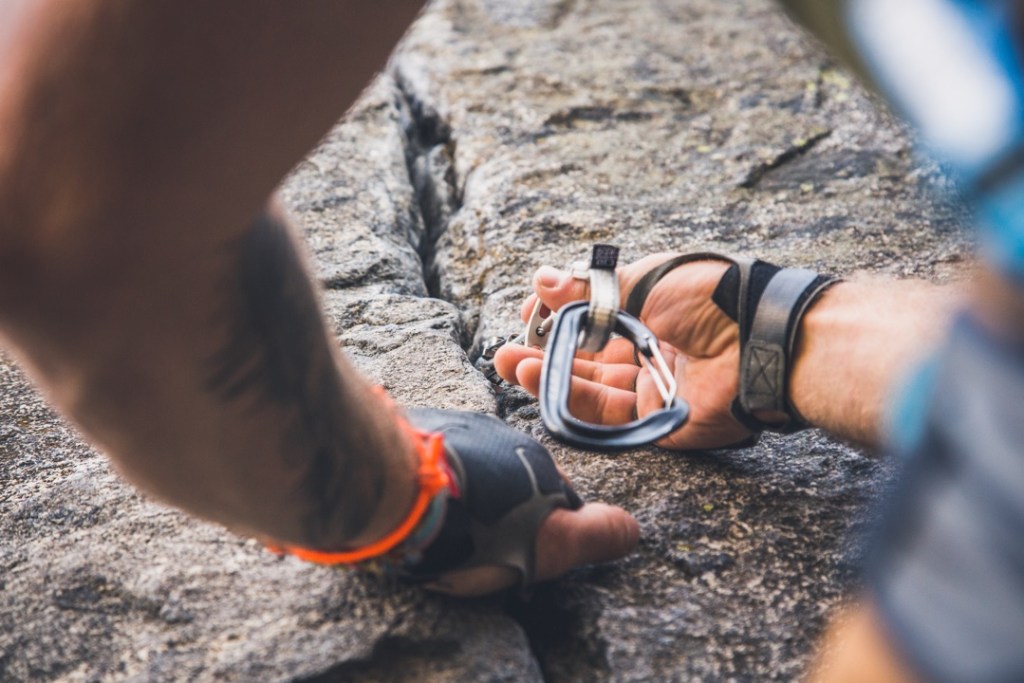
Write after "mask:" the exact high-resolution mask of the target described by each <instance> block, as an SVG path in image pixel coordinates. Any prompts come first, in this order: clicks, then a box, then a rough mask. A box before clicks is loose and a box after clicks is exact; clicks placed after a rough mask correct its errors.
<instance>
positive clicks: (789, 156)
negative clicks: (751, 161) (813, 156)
mask: <svg viewBox="0 0 1024 683" xmlns="http://www.w3.org/2000/svg"><path fill="white" fill-rule="evenodd" d="M831 134H832V131H831V130H824V131H821V132H819V133H816V134H815V135H812V136H811V137H809V138H805V139H800V140H795V141H794V142H793V144H792V145H790V146H789V147H787V148H786V149H785V150H784V151H783V152H782V153H780V154H778V155H776V156H775V157H774V158H773V159H771V160H769V161H766V162H763V163H760V164H758V165H757V166H755V167H754V168H752V169H751V170H750V172H749V173H747V175H746V177H745V178H744V179H743V180H741V181H740V182H739V187H742V188H743V189H745V190H750V189H753V188H754V187H756V186H757V185H758V183H760V182H761V180H762V179H763V178H764V177H765V176H766V175H767V174H769V173H770V172H772V171H774V170H775V169H777V168H780V167H781V166H785V165H786V164H788V163H789V162H791V161H793V160H795V159H799V158H800V157H802V156H803V155H805V154H807V153H808V152H809V151H811V150H812V149H814V148H815V147H816V146H817V144H818V143H819V142H821V141H822V140H824V139H825V138H827V137H828V136H829V135H831Z"/></svg>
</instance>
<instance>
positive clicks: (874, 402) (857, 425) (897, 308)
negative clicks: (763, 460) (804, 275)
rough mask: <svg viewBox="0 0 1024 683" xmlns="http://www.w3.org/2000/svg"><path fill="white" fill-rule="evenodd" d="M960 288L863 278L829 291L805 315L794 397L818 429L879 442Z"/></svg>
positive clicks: (793, 383)
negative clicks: (894, 396)
mask: <svg viewBox="0 0 1024 683" xmlns="http://www.w3.org/2000/svg"><path fill="white" fill-rule="evenodd" d="M964 300H965V294H964V292H963V290H962V289H960V288H958V287H952V286H937V285H932V284H929V283H926V282H922V281H916V280H902V281H896V280H889V279H882V278H860V279H854V280H852V281H849V282H844V283H841V284H838V285H836V286H834V287H832V288H831V289H829V290H828V291H827V292H826V293H825V294H824V295H823V296H822V298H821V300H820V301H819V302H818V303H816V304H815V305H814V306H813V307H812V308H811V310H810V311H809V312H808V313H807V315H806V316H805V318H804V320H803V323H802V326H801V333H800V338H799V341H798V349H797V354H796V358H797V361H796V364H795V366H794V369H793V375H792V379H791V398H792V400H793V402H794V403H795V405H796V407H797V409H798V410H799V411H800V412H801V414H802V415H803V416H804V417H805V418H807V419H808V420H809V421H810V422H811V423H812V424H814V425H815V426H818V427H822V428H824V429H826V430H828V431H830V432H832V433H833V434H836V435H838V436H840V437H843V438H847V439H851V440H853V441H857V442H860V443H863V444H867V445H878V444H879V442H880V439H881V433H880V431H881V429H882V426H883V417H884V414H885V411H886V409H887V408H888V407H889V398H890V394H891V392H892V390H893V389H894V388H895V387H896V386H897V385H898V383H899V382H900V381H901V379H902V378H904V377H905V376H906V374H907V373H908V372H909V371H910V370H912V369H913V367H914V365H915V363H916V362H918V361H920V360H922V359H923V358H925V357H926V356H927V354H928V352H929V351H930V350H931V349H933V348H934V347H935V345H936V344H938V343H939V342H940V341H941V340H942V338H943V336H944V334H945V332H946V330H947V328H948V326H949V323H950V321H951V319H952V315H953V312H954V311H955V310H956V309H957V308H958V307H959V306H960V305H962V304H963V302H964Z"/></svg>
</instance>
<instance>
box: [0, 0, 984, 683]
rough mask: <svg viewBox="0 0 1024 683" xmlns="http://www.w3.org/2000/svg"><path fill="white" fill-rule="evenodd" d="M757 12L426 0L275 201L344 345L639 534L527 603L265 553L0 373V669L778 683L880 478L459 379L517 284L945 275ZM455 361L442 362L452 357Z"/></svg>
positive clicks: (911, 164) (931, 176)
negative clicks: (612, 274) (456, 596)
mask: <svg viewBox="0 0 1024 683" xmlns="http://www.w3.org/2000/svg"><path fill="white" fill-rule="evenodd" d="M910 149H911V145H910V141H909V139H908V137H907V135H906V132H905V131H903V130H902V129H901V128H900V127H899V126H898V125H897V124H896V123H895V122H894V121H893V120H892V119H891V118H890V117H889V116H888V115H886V114H885V113H883V112H881V111H880V110H879V109H878V108H877V103H876V102H874V101H873V100H872V98H871V97H870V96H869V95H867V94H865V93H864V92H863V91H862V90H861V89H860V88H859V87H858V86H857V85H856V84H855V83H854V82H853V80H852V79H851V77H850V76H849V75H847V73H846V72H845V71H843V70H842V69H840V68H838V67H837V66H836V65H835V64H834V63H833V62H832V61H831V60H830V59H829V58H828V57H827V56H826V55H825V54H824V53H823V52H822V51H821V50H820V49H819V48H818V47H817V46H815V45H814V44H813V43H812V42H811V41H809V40H808V39H807V38H806V37H805V36H803V35H802V34H801V33H800V32H799V31H797V30H796V29H794V27H792V26H791V25H790V24H789V23H788V21H787V20H785V19H784V18H783V17H782V16H781V15H780V14H779V13H778V12H777V11H776V10H775V9H774V8H773V7H772V5H771V4H770V3H769V2H768V1H767V0H736V1H735V2H729V3H722V2H715V1H714V0H677V1H673V2H668V1H666V0H592V1H590V2H585V3H584V2H578V1H575V0H542V1H537V0H535V1H530V0H508V1H505V0H502V1H498V0H493V1H492V0H440V1H439V2H436V3H434V4H433V5H432V7H431V8H430V10H429V11H428V12H427V13H426V15H425V16H424V17H423V18H422V19H421V20H420V21H419V23H418V24H417V26H416V28H415V30H414V31H413V32H412V34H411V35H410V36H409V37H408V39H407V40H406V41H405V43H404V44H403V46H402V48H401V50H400V52H399V54H398V56H397V57H396V59H395V61H394V62H393V65H392V67H391V73H390V75H387V76H383V77H381V78H380V79H378V80H377V81H376V82H375V83H374V84H373V85H372V86H371V88H370V89H368V91H367V92H366V93H365V94H364V96H363V98H362V99H361V100H360V102H359V103H358V104H357V105H356V107H355V108H354V109H353V110H352V111H351V112H350V113H349V114H348V116H347V117H346V119H345V120H344V122H343V123H342V124H341V125H339V126H338V127H337V128H336V129H335V130H334V131H332V133H331V134H330V135H329V136H328V137H327V138H326V139H325V141H324V143H323V144H322V145H321V146H320V147H319V148H318V149H317V150H316V151H315V152H314V153H312V154H311V155H310V156H309V158H308V159H307V160H306V161H304V162H302V163H301V164H300V165H299V166H298V167H297V168H296V169H295V171H294V172H293V173H292V174H291V176H290V177H289V178H288V180H287V182H286V183H285V185H284V187H283V190H282V196H283V197H284V200H285V202H286V204H287V206H288V208H289V209H290V211H291V212H292V214H293V215H294V216H295V217H296V219H297V222H298V223H299V224H300V225H301V226H302V229H303V231H304V234H305V237H306V240H307V243H308V244H309V250H310V252H311V255H312V257H313V264H314V269H315V273H316V275H317V277H318V278H319V279H320V281H321V282H322V283H323V285H324V289H325V292H324V304H325V309H326V311H327V314H328V318H329V320H330V323H331V325H332V326H333V330H334V332H335V334H336V336H337V338H338V342H339V344H340V345H341V346H342V347H343V348H344V349H345V351H346V352H347V354H348V356H349V358H351V359H352V361H353V362H354V363H355V365H356V366H357V367H358V368H360V369H361V370H362V371H363V372H364V373H365V374H366V375H368V376H369V377H370V378H371V379H372V380H373V381H375V382H378V383H381V384H383V385H384V386H385V387H387V388H388V390H389V391H391V392H392V394H393V395H395V396H396V397H397V398H398V399H399V400H400V401H401V402H403V403H405V404H410V405H415V404H418V405H434V406H442V407H461V408H467V409H474V410H481V411H486V412H491V411H494V412H497V413H498V414H499V415H500V416H502V417H504V418H505V419H506V420H508V421H509V422H510V423H511V424H513V425H514V426H516V427H518V428H521V429H524V430H527V431H529V432H530V433H532V434H534V435H535V436H537V437H538V438H540V439H542V440H543V441H544V442H545V443H546V444H547V445H549V447H551V449H552V451H553V452H554V453H555V455H556V457H557V458H558V460H559V462H560V464H561V465H562V467H563V468H564V469H565V470H566V471H567V472H568V473H569V474H570V475H571V476H572V477H573V479H574V481H575V483H576V485H577V487H578V488H579V490H580V492H581V493H582V494H583V495H584V496H585V497H587V498H590V499H600V500H606V501H611V502H615V503H618V504H620V505H623V506H625V507H626V508H628V509H630V510H632V511H634V512H635V514H636V515H637V517H638V519H639V520H640V523H641V527H642V531H643V537H642V541H641V544H640V548H639V550H638V552H637V553H636V554H634V555H633V556H632V557H630V558H627V559H626V560H623V561H620V562H617V563H613V564H609V565H605V566H600V567H590V568H584V569H580V570H577V571H575V572H573V573H572V574H570V575H569V576H568V577H566V578H565V579H563V580H561V581H558V582H556V583H553V584H550V585H547V586H542V587H539V588H538V589H537V590H536V591H535V592H534V594H533V595H532V597H531V598H530V599H528V600H523V599H521V598H519V597H517V596H499V597H496V598H490V599H485V600H476V601H456V600H449V599H444V598H438V597H434V596H429V595H426V594H423V593H422V592H420V591H418V590H416V589H413V588H409V587H404V586H399V585H393V584H389V583H386V582H381V581H379V580H374V579H369V578H363V577H357V576H354V575H352V574H350V573H346V572H339V571H334V570H329V569H324V568H319V567H312V566H306V565H302V564H301V563H299V562H296V561H294V560H290V559H289V560H280V559H277V558H275V557H274V556H272V555H269V554H268V553H266V552H265V551H263V550H262V549H261V548H259V547H257V546H256V545H255V544H254V543H252V542H250V541H246V540H244V539H240V538H237V537H235V536H233V535H231V534H229V533H227V532H225V531H222V530H220V529H219V528H217V527H215V526H211V525H208V524H205V523H203V522H199V521H195V520H192V519H189V518H187V517H186V516H184V515H182V514H180V513H178V512H175V511H172V510H169V509H166V508H164V507H162V506H160V505H157V504H155V503H153V502H150V501H147V500H146V499H145V498H144V497H143V496H141V495H139V494H138V493H136V492H135V491H133V490H132V489H131V488H130V487H128V486H127V485H126V484H124V483H123V482H122V481H121V480H120V479H119V478H118V476H117V475H116V473H114V472H112V471H111V469H110V467H109V466H108V465H107V463H106V461H105V460H104V459H103V458H102V457H101V456H100V455H99V454H97V453H95V452H94V451H92V450H91V449H90V448H89V447H88V446H87V445H85V444H83V443H82V441H81V440H80V439H79V438H78V437H77V436H76V435H75V434H74V432H73V431H72V430H71V429H70V428H69V427H68V426H67V425H66V424H65V423H63V422H62V421H61V420H60V419H59V418H58V417H57V416H55V415H54V414H53V413H52V412H51V411H49V410H48V409H47V408H46V407H45V405H44V404H43V402H42V401H41V399H40V398H39V397H38V396H37V395H36V393H35V392H34V391H33V390H32V389H31V388H30V387H29V386H28V384H27V383H26V382H25V380H24V378H23V377H22V376H21V375H20V374H19V373H18V372H17V371H16V370H15V369H14V367H13V365H12V363H11V361H10V360H9V359H6V360H3V361H2V362H0V486H2V488H0V529H2V533H0V680H179V679H188V680H208V679H213V678H218V679H224V680H310V681H352V680H356V681H393V680H417V681H420V680H424V681H442V680H444V681H447V680H474V681H476V680H484V681H502V680H509V681H513V680H514V681H521V680H541V679H542V678H543V680H547V681H576V680H579V681H601V680H605V681H641V680H642V681H650V680H721V679H740V680H749V679H757V680H761V679H783V680H789V679H792V678H794V677H796V676H797V675H798V674H799V672H800V670H801V668H802V667H803V666H804V665H805V663H806V662H807V660H808V657H809V655H810V653H811V652H812V649H813V644H814V641H815V639H816V638H817V636H818V635H819V633H820V631H821V628H822V626H823V624H824V623H825V619H826V617H827V615H828V614H829V612H830V611H831V610H832V609H833V608H834V607H835V606H836V605H837V604H839V603H840V602H841V601H842V600H843V599H845V598H847V597H849V596H850V590H851V587H852V586H853V585H854V584H855V576H856V567H857V563H858V561H859V557H860V554H861V552H862V545H863V538H864V535H865V530H866V528H867V527H868V526H869V525H870V521H871V518H872V510H873V506H872V504H873V502H874V501H875V500H876V498H877V497H878V495H879V493H880V491H881V490H882V489H883V488H884V486H885V483H886V482H887V481H888V478H889V476H890V474H891V473H890V470H889V466H888V465H887V464H885V463H882V462H879V461H877V460H874V459H872V458H870V457H867V456H866V455H865V454H863V453H861V452H859V451H857V450H855V449H852V448H850V447H848V446H845V445H843V444H839V443H836V442H834V441H831V440H828V439H826V438H824V437H822V436H821V435H820V434H817V433H813V432H812V433H805V434H802V435H799V436H795V437H790V438H777V437H769V438H766V439H764V440H763V441H762V443H761V444H760V445H759V446H757V447H755V448H752V449H747V450H742V451H729V452H709V453H702V454H674V453H667V452H664V451H659V450H656V449H642V450H638V451H634V452H629V453H623V454H620V455H615V456H611V455H606V454H605V455H599V454H594V453H586V452H581V451H578V450H575V449H570V448H566V447H564V446H562V445H560V444H557V443H555V442H554V441H552V440H551V439H550V438H549V437H547V435H546V434H545V433H544V431H543V428H542V427H541V426H540V423H539V419H538V411H537V408H536V403H535V401H533V399H531V398H530V397H528V396H527V395H525V393H523V392H522V391H520V390H518V389H503V390H497V391H495V390H494V389H493V388H492V387H491V386H490V385H489V384H488V383H487V382H486V380H484V378H483V377H482V376H481V375H480V374H479V373H478V372H477V371H476V370H475V369H473V367H472V363H471V361H472V360H473V356H474V354H475V352H476V350H477V349H478V347H479V340H480V339H481V338H483V337H486V336H490V335H491V334H497V333H507V332H510V331H512V330H514V329H516V328H517V327H518V322H517V311H518V305H519V302H520V301H521V299H522V297H523V296H525V294H526V293H527V291H528V290H527V287H528V283H529V277H530V274H531V273H532V271H533V270H534V269H535V268H536V267H538V266H540V265H542V264H553V265H561V264H564V263H565V262H567V261H569V260H572V259H576V258H580V257H581V256H584V255H585V254H586V253H587V250H588V247H589V244H590V243H591V242H594V241H603V242H613V243H616V244H619V245H620V246H621V247H623V250H624V254H623V257H624V258H625V259H627V260H628V259H632V258H635V257H639V256H642V255H644V254H646V253H648V252H651V251H654V250H666V249H670V250H681V251H690V250H697V249H714V250H719V251H726V252H744V253H749V254H757V255H760V256H763V257H765V258H769V259H772V260H775V261H777V262H780V263H783V264H787V265H806V266H810V267H817V268H825V267H828V268H829V269H832V270H835V271H837V272H840V273H850V272H853V271H856V270H860V269H867V270H872V271H880V272H886V273H890V274H895V275H904V274H917V275H923V276H926V277H930V278H935V279H940V280H948V279H951V278H955V277H957V276H958V274H959V270H960V269H961V263H962V261H963V260H964V259H965V255H966V254H967V253H968V252H969V241H968V239H967V238H966V236H965V235H966V233H965V231H964V230H963V225H964V222H965V219H964V216H963V215H962V213H961V212H960V210H959V209H958V208H957V207H956V206H955V205H954V204H953V203H951V202H949V201H947V200H943V199H936V196H935V195H936V193H937V192H939V193H941V192H942V191H943V190H944V189H945V186H944V181H943V180H942V178H941V176H940V175H939V174H938V173H937V172H936V170H935V169H934V168H932V167H930V166H928V165H922V164H920V163H918V162H917V161H915V159H914V156H913V154H912V153H911V151H910ZM467 350H468V352H467Z"/></svg>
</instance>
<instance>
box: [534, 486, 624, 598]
mask: <svg viewBox="0 0 1024 683" xmlns="http://www.w3.org/2000/svg"><path fill="white" fill-rule="evenodd" d="M639 540H640V525H639V524H637V522H636V520H635V519H633V516H632V515H630V514H629V513H628V512H626V511H625V510H623V509H622V508H619V507H615V506H612V505H605V504H604V503H588V504H586V505H584V506H583V507H582V508H580V509H579V510H565V509H559V510H555V511H554V512H552V513H551V515H550V516H549V517H548V518H547V519H546V520H544V524H543V525H541V528H540V532H539V533H538V534H537V561H536V574H537V580H538V581H547V580H549V579H553V578H555V577H558V576H561V575H562V574H564V573H565V572H567V571H569V570H570V569H572V568H573V567H576V566H579V565H581V564H589V563H592V562H608V561H611V560H616V559H618V558H620V557H624V556H626V555H628V554H629V553H631V552H632V551H633V549H634V548H636V545H637V543H638V542H639Z"/></svg>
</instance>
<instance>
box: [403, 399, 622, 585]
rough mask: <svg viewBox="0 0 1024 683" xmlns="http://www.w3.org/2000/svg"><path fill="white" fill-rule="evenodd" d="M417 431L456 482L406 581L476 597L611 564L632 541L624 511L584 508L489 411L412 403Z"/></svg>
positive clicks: (542, 455) (549, 462) (534, 446)
mask: <svg viewBox="0 0 1024 683" xmlns="http://www.w3.org/2000/svg"><path fill="white" fill-rule="evenodd" d="M409 419H410V421H411V422H412V424H414V425H415V426H416V427H417V428H419V429H423V430H426V431H428V432H434V433H437V432H440V433H441V434H443V437H444V442H445V448H446V455H447V461H448V465H449V467H450V469H451V471H452V474H453V477H454V479H455V490H453V491H452V492H451V494H450V496H449V498H448V501H447V509H446V514H445V518H444V521H443V523H442V525H441V528H440V530H439V532H438V533H437V535H436V537H435V539H434V540H433V541H432V543H431V544H430V545H428V546H427V547H426V549H425V550H424V551H423V558H422V560H421V561H420V562H419V563H418V564H417V565H414V566H413V567H411V568H410V569H409V570H408V573H409V574H410V575H411V576H412V577H413V578H419V579H421V580H423V579H425V580H428V581H430V583H428V586H429V587H431V588H434V589H435V590H440V591H443V592H446V593H451V594H454V595H463V596H469V595H481V594H483V593H489V592H491V591H495V590H498V589H501V588H505V587H507V586H511V585H515V584H521V585H529V584H531V583H535V582H539V581H545V580H548V579H553V578H556V577H558V576H560V575H562V574H564V573H565V572H567V571H569V570H570V569H572V568H573V567H575V566H577V565H581V564H587V563H591V562H603V561H608V560H614V559H617V558H619V557H622V556H623V555H626V554H627V553H629V552H630V551H632V550H633V548H634V547H635V546H636V543H637V540H638V536H639V528H638V526H637V523H636V521H635V520H634V519H633V518H632V517H631V516H630V515H629V514H628V513H627V512H626V511H624V510H622V509H621V508H617V507H612V506H609V505H602V504H598V503H591V504H586V505H584V504H583V501H582V500H580V498H579V496H578V495H576V492H575V491H573V489H572V486H571V485H570V483H569V481H568V479H567V478H566V477H565V475H564V474H563V473H562V472H561V471H560V470H559V468H558V466H557V465H556V464H555V461H554V459H553V458H552V457H551V454H550V453H548V451H547V449H545V448H544V447H543V446H542V445H541V444H539V443H537V442H536V441H535V440H533V439H532V438H530V437H529V436H527V435H526V434H523V433H521V432H519V431H517V430H515V429H512V428H511V427H509V426H508V425H506V424H504V423H503V422H501V421H500V420H498V419H497V418H495V417H493V416H491V415H484V414H480V413H471V412H461V411H451V410H436V409H430V408H418V409H412V410H410V411H409Z"/></svg>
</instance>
